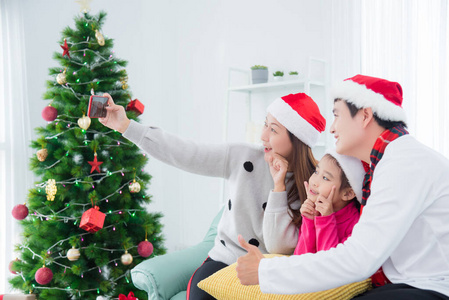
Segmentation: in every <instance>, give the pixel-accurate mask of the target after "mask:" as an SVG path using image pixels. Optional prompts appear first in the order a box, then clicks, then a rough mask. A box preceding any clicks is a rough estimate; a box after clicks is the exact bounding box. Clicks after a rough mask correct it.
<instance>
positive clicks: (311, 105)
mask: <svg viewBox="0 0 449 300" xmlns="http://www.w3.org/2000/svg"><path fill="white" fill-rule="evenodd" d="M267 112H269V113H270V114H271V115H272V116H273V117H275V118H276V120H278V122H279V123H281V124H282V125H283V126H284V127H285V128H287V130H288V131H290V132H291V133H292V134H293V135H295V136H296V137H297V138H298V139H300V140H301V141H302V142H303V143H304V144H306V145H307V146H309V147H313V146H315V144H316V142H317V141H318V138H319V137H320V133H321V132H323V131H324V130H325V129H326V119H324V117H323V116H322V115H321V113H320V109H319V108H318V105H316V103H315V102H314V101H313V99H312V98H310V97H309V96H307V95H306V94H304V93H298V94H290V95H287V96H284V97H282V98H277V99H276V100H274V102H273V103H271V104H270V105H269V106H268V108H267Z"/></svg>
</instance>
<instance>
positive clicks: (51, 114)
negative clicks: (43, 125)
mask: <svg viewBox="0 0 449 300" xmlns="http://www.w3.org/2000/svg"><path fill="white" fill-rule="evenodd" d="M57 116H58V111H57V110H56V108H54V107H53V106H46V107H45V108H44V109H43V110H42V118H44V120H45V121H47V122H51V121H54V120H55V119H56V117H57Z"/></svg>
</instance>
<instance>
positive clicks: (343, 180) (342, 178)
mask: <svg viewBox="0 0 449 300" xmlns="http://www.w3.org/2000/svg"><path fill="white" fill-rule="evenodd" d="M325 157H326V158H328V159H329V160H330V161H331V162H333V163H334V164H335V165H336V166H337V167H338V168H339V169H340V181H341V185H340V190H341V191H342V190H345V189H347V188H350V189H352V187H351V184H350V183H349V180H348V177H346V174H345V172H343V168H342V167H341V165H340V163H339V162H338V160H337V159H336V158H335V157H333V156H332V155H330V154H328V153H327V154H325V155H324V156H323V158H325ZM352 201H354V203H355V204H356V207H357V209H359V210H360V202H359V201H362V199H359V200H357V197H354V198H353V199H352Z"/></svg>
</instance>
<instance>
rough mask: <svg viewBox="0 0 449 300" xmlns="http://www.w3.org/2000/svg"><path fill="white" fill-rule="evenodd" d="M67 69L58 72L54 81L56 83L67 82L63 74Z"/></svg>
mask: <svg viewBox="0 0 449 300" xmlns="http://www.w3.org/2000/svg"><path fill="white" fill-rule="evenodd" d="M66 71H67V70H64V72H62V73H59V74H58V76H56V82H57V83H59V84H61V85H62V84H66V83H67V78H66V76H65V72H66Z"/></svg>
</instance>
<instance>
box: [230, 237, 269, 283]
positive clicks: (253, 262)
mask: <svg viewBox="0 0 449 300" xmlns="http://www.w3.org/2000/svg"><path fill="white" fill-rule="evenodd" d="M238 239H239V243H240V245H241V246H242V247H243V249H245V250H246V251H248V253H247V254H245V255H243V256H240V257H239V258H238V259H237V267H236V271H237V277H238V278H239V279H240V283H241V284H243V285H254V284H259V264H260V260H261V259H262V258H263V255H262V252H260V250H259V249H258V248H257V247H256V246H254V245H250V244H248V243H247V242H246V241H245V240H244V239H243V237H242V236H241V235H240V234H239V236H238Z"/></svg>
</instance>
